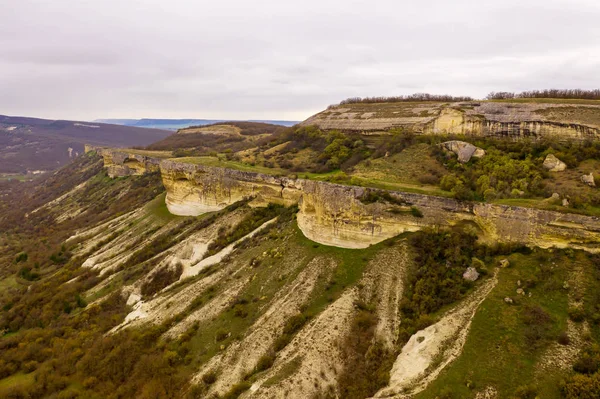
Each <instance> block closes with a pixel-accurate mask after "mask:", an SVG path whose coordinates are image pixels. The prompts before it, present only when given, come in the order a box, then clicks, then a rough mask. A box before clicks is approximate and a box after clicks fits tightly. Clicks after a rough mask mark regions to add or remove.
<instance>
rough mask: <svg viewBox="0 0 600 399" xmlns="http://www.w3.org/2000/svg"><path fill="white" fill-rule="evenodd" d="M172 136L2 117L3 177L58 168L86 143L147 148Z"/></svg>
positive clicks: (0, 152)
mask: <svg viewBox="0 0 600 399" xmlns="http://www.w3.org/2000/svg"><path fill="white" fill-rule="evenodd" d="M169 134H171V132H170V131H168V130H158V129H146V128H140V127H133V126H122V125H114V124H105V123H97V122H78V121H65V120H48V119H38V118H27V117H14V116H4V115H0V174H3V173H19V174H24V173H27V172H32V171H35V170H44V171H48V170H54V169H57V168H59V167H61V166H63V165H65V164H66V163H68V162H69V160H70V159H72V158H74V157H75V156H76V154H81V153H83V146H84V144H85V143H89V144H94V145H101V146H111V147H112V146H115V147H132V146H145V145H148V144H150V143H153V142H155V141H157V140H161V139H163V138H165V137H167V136H168V135H169Z"/></svg>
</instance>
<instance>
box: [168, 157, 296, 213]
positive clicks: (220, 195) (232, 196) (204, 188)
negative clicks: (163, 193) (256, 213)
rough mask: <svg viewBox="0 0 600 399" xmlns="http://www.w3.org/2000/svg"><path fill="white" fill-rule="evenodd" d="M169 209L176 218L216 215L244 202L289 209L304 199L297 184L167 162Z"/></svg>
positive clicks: (293, 181)
mask: <svg viewBox="0 0 600 399" xmlns="http://www.w3.org/2000/svg"><path fill="white" fill-rule="evenodd" d="M160 170H161V176H162V179H163V184H164V186H165V188H166V189H167V199H166V201H167V207H168V209H169V211H170V212H171V213H173V214H176V215H199V214H201V213H205V212H212V211H217V210H220V209H223V208H225V207H226V206H227V205H230V204H233V203H234V202H237V201H239V200H241V199H244V198H254V200H253V201H252V203H251V205H254V206H261V205H267V204H269V203H275V204H281V205H285V206H290V205H293V204H296V203H298V200H299V198H300V195H301V191H300V187H299V186H298V185H297V184H296V180H292V179H288V178H285V177H275V176H270V175H263V174H258V173H249V172H242V171H237V170H232V169H225V168H214V167H207V166H203V165H194V164H188V163H182V162H175V161H169V160H165V161H162V162H161V163H160Z"/></svg>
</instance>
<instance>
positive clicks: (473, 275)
mask: <svg viewBox="0 0 600 399" xmlns="http://www.w3.org/2000/svg"><path fill="white" fill-rule="evenodd" d="M463 278H464V279H465V280H467V281H476V280H477V279H478V278H479V273H478V272H477V269H475V268H474V267H469V268H467V270H466V271H465V272H464V273H463Z"/></svg>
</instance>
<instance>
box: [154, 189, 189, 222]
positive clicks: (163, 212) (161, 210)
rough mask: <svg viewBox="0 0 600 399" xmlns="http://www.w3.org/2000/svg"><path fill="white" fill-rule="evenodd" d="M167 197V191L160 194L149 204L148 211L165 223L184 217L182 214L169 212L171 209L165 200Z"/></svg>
mask: <svg viewBox="0 0 600 399" xmlns="http://www.w3.org/2000/svg"><path fill="white" fill-rule="evenodd" d="M166 197H167V193H166V192H164V193H162V194H160V195H158V196H157V197H156V198H155V199H153V200H152V201H151V202H150V203H149V204H148V205H147V208H148V212H149V213H150V214H151V215H152V216H154V217H155V218H157V219H159V220H160V221H162V222H165V223H168V222H170V221H172V220H175V219H182V218H183V217H182V216H176V215H173V214H172V213H171V212H169V209H168V208H167V203H166V202H165V198H166Z"/></svg>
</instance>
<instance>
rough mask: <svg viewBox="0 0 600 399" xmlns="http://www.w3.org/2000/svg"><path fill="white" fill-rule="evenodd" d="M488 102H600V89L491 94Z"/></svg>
mask: <svg viewBox="0 0 600 399" xmlns="http://www.w3.org/2000/svg"><path fill="white" fill-rule="evenodd" d="M486 98H487V99H488V100H509V99H513V98H562V99H581V100H600V89H594V90H583V89H546V90H530V91H523V92H521V93H512V92H507V91H499V92H494V91H493V92H491V93H490V94H488V95H487V97H486Z"/></svg>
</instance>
